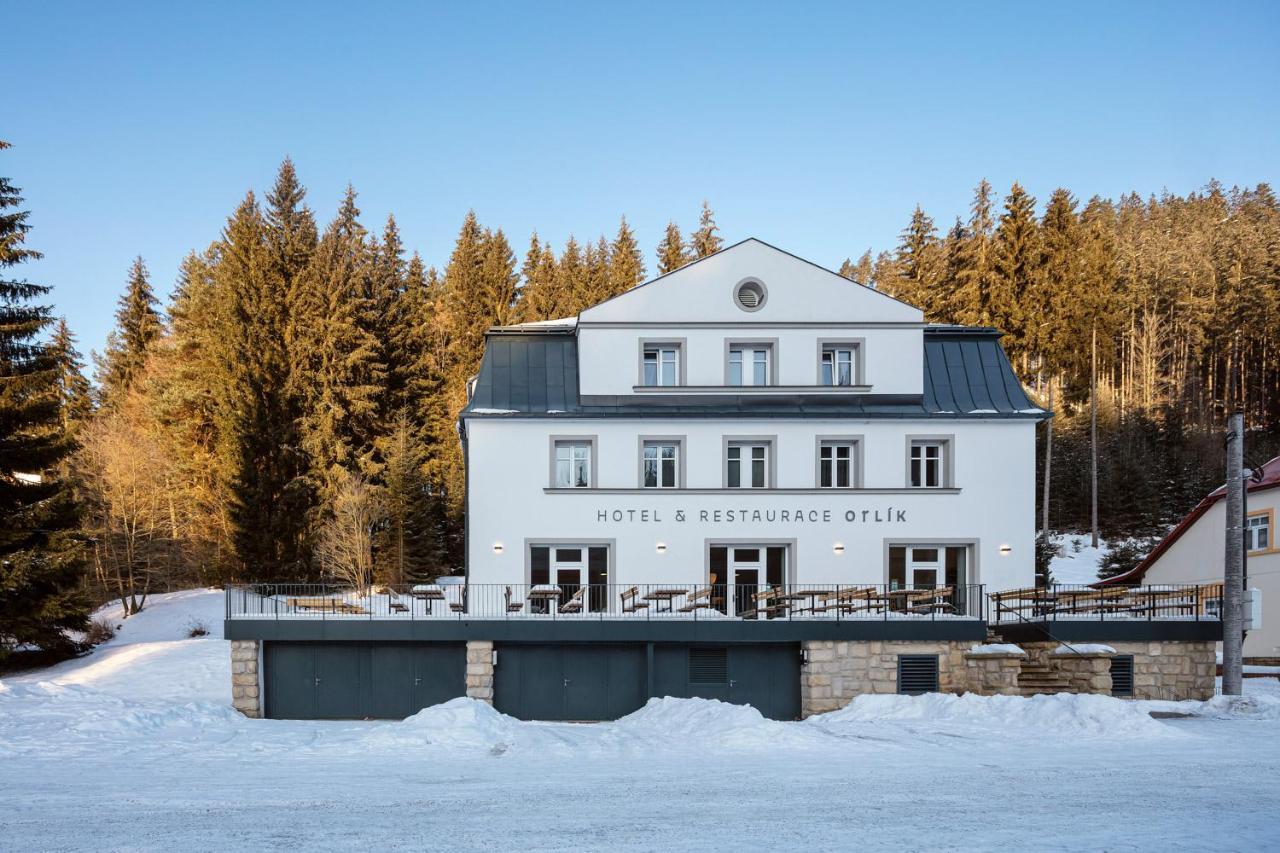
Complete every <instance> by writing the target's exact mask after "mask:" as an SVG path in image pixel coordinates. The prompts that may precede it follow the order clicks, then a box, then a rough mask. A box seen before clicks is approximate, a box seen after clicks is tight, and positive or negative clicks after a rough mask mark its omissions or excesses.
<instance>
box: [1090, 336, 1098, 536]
mask: <svg viewBox="0 0 1280 853" xmlns="http://www.w3.org/2000/svg"><path fill="white" fill-rule="evenodd" d="M1089 482H1090V489H1089V529H1090V530H1091V531H1092V533H1093V536H1092V539H1091V542H1090V544H1092V545H1093V547H1094V548H1095V549H1096V548H1097V547H1098V322H1097V321H1096V320H1095V321H1094V323H1093V339H1092V341H1091V342H1090V344H1089Z"/></svg>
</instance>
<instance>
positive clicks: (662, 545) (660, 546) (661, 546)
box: [653, 542, 667, 554]
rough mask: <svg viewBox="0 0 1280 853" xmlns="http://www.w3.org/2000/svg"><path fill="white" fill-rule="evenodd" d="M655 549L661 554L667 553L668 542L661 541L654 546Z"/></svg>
mask: <svg viewBox="0 0 1280 853" xmlns="http://www.w3.org/2000/svg"><path fill="white" fill-rule="evenodd" d="M653 550H655V551H657V552H658V553H659V554H665V553H667V543H666V542H659V543H658V544H657V545H654V546H653Z"/></svg>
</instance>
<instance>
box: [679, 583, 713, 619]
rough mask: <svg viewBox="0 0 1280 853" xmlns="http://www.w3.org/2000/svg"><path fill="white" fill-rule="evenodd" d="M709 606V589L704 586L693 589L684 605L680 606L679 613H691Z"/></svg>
mask: <svg viewBox="0 0 1280 853" xmlns="http://www.w3.org/2000/svg"><path fill="white" fill-rule="evenodd" d="M710 606H711V587H709V586H704V587H702V588H700V589H695V590H694V591H693V592H691V593H689V595H688V596H687V597H686V598H685V600H684V604H682V605H681V606H680V612H681V613H692V612H693V611H695V610H702V609H705V608H708V607H710Z"/></svg>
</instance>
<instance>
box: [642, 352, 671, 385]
mask: <svg viewBox="0 0 1280 853" xmlns="http://www.w3.org/2000/svg"><path fill="white" fill-rule="evenodd" d="M640 384H641V385H645V386H648V387H666V386H674V385H679V384H680V345H679V344H677V343H647V344H645V345H644V348H643V350H642V351H641V356H640Z"/></svg>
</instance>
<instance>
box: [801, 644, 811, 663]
mask: <svg viewBox="0 0 1280 853" xmlns="http://www.w3.org/2000/svg"><path fill="white" fill-rule="evenodd" d="M800 663H801V664H803V665H806V666H807V665H808V663H809V650H808V649H806V648H801V649H800Z"/></svg>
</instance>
